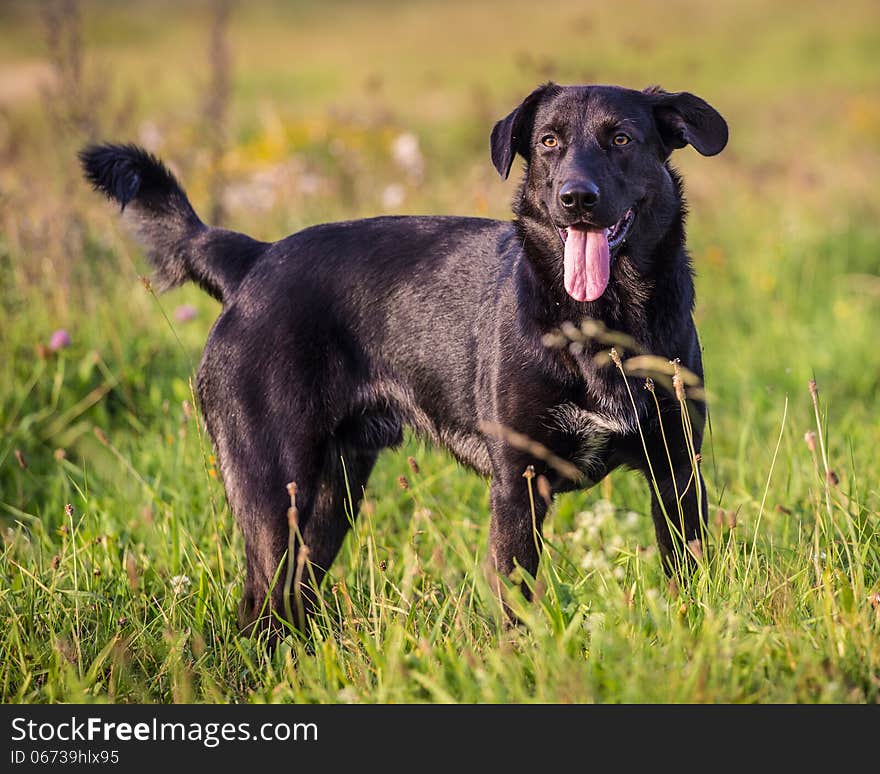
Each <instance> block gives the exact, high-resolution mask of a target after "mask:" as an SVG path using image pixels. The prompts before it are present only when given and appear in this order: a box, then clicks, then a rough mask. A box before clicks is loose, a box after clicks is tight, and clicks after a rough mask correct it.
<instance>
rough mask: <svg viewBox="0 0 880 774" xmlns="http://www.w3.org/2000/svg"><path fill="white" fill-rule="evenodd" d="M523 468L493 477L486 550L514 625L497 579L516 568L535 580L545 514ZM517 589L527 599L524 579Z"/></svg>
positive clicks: (544, 505) (512, 618) (497, 586)
mask: <svg viewBox="0 0 880 774" xmlns="http://www.w3.org/2000/svg"><path fill="white" fill-rule="evenodd" d="M527 464H528V463H524V464H522V465H521V466H519V467H517V468H515V467H510V468H508V469H507V470H506V471H505V472H504V473H502V474H501V475H496V477H495V478H494V480H493V482H492V490H491V502H492V522H491V525H490V528H489V548H490V553H491V558H492V564H493V567H494V570H495V578H494V580H495V589H496V592H497V594H498V597H499V599H500V600H501V602H502V604H503V605H504V611H505V613H506V615H507V618H508V621H510V622H515V621H516V616H515V615H514V614H513V613H512V612H511V610H510V608H509V606H508V605H507V603H506V602H505V600H504V595H503V584H502V582H501V578H502V577H510V575H511V573H513V572H514V570H515V569H516V568H517V567H519V568H521V569H522V570H524V571H525V572H527V573H528V574H529V575H531V576H532V577H533V578H534V577H535V575H536V574H537V572H538V561H539V558H540V552H541V542H542V539H541V524H542V523H543V521H544V516H545V514H546V513H547V503H546V502H545V500H544V498H543V497H541V496H540V495H539V494H538V493H537V492H536V491H535V488H534V481H533V480H530V479H529V478H526V477H524V476H523V472H525V471H526V469H527V467H526V466H527ZM530 486H531V487H532V491H531V496H530V492H529V487H530ZM520 588H521V589H522V593H523V595H524V596H525V598H526V599H531V591H530V589H529V586H528V584H527V582H526V580H525V579H522V580H521V582H520Z"/></svg>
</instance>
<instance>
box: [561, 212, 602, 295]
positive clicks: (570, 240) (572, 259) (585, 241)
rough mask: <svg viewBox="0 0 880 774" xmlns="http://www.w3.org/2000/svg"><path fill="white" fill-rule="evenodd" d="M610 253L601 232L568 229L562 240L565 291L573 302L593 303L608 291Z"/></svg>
mask: <svg viewBox="0 0 880 774" xmlns="http://www.w3.org/2000/svg"><path fill="white" fill-rule="evenodd" d="M610 275H611V253H610V251H609V250H608V238H607V236H606V235H605V230H604V229H603V230H602V231H592V230H591V231H588V230H586V229H577V228H570V229H568V236H567V237H566V238H565V289H566V291H568V295H570V296H571V297H572V298H573V299H575V300H576V301H595V300H596V299H597V298H599V296H601V295H602V294H603V293H604V292H605V288H606V287H608V278H609V277H610Z"/></svg>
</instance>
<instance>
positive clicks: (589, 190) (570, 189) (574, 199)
mask: <svg viewBox="0 0 880 774" xmlns="http://www.w3.org/2000/svg"><path fill="white" fill-rule="evenodd" d="M559 201H560V203H561V204H562V206H563V207H564V208H565V209H566V210H569V211H570V212H587V211H589V210H592V209H593V207H595V206H596V205H597V204H598V203H599V186H597V185H596V184H595V183H594V182H592V181H591V180H569V181H568V182H567V183H563V184H562V188H560V189H559Z"/></svg>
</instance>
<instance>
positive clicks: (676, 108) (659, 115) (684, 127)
mask: <svg viewBox="0 0 880 774" xmlns="http://www.w3.org/2000/svg"><path fill="white" fill-rule="evenodd" d="M645 94H647V95H648V97H649V99H650V100H651V103H652V108H653V110H654V121H655V122H656V124H657V130H658V131H659V132H660V138H661V139H662V140H663V144H664V146H665V147H666V155H667V156H668V155H669V154H670V153H672V151H674V150H675V149H676V148H683V147H684V146H685V145H693V146H694V148H696V149H697V150H698V151H699V152H700V153H702V154H703V155H704V156H714V155H715V154H716V153H721V151H723V150H724V146H725V145H727V136H728V132H727V122H726V121H725V120H724V119H723V118H722V117H721V114H720V113H719V112H718V111H717V110H715V108H713V107H712V106H711V105H710V104H709V103H708V102H706V101H705V100H702V99H700V98H699V97H697V96H695V95H693V94H690V93H689V92H686V91H680V92H678V93H676V94H670V93H668V92H665V91H662V90H661V89H658V88H657V87H651V88H649V89H645Z"/></svg>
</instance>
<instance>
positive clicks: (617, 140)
mask: <svg viewBox="0 0 880 774" xmlns="http://www.w3.org/2000/svg"><path fill="white" fill-rule="evenodd" d="M611 142H612V143H614V144H615V145H629V137H628V136H627V135H625V134H624V133H623V132H620V133H619V134H615V135H614V138H613V139H612V140H611Z"/></svg>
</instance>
